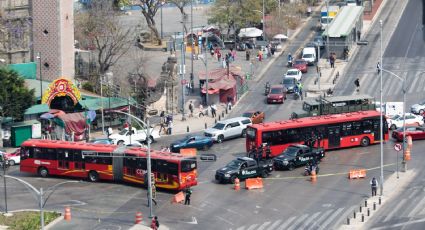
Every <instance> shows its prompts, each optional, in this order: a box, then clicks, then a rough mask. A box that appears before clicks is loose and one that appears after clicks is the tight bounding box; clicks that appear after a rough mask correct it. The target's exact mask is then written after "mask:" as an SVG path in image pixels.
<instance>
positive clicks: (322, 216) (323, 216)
mask: <svg viewBox="0 0 425 230" xmlns="http://www.w3.org/2000/svg"><path fill="white" fill-rule="evenodd" d="M332 211H333V209H330V210H327V211H326V212H325V213H323V214H322V215H320V217H319V219H317V220H314V222H313V223H312V224H311V227H309V228H308V229H317V228H319V227H320V223H321V222H322V221H323V220H324V219H326V218H327V217H328V215H329V214H331V213H332Z"/></svg>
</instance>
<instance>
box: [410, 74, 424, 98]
mask: <svg viewBox="0 0 425 230" xmlns="http://www.w3.org/2000/svg"><path fill="white" fill-rule="evenodd" d="M418 75H419V76H418ZM420 75H421V73H418V72H417V73H416V76H415V77H414V78H413V83H412V84H409V85H408V86H407V93H413V91H415V89H416V88H417V87H416V86H419V85H420V84H418V85H417V82H418V80H419V79H420ZM424 80H425V79H421V81H422V82H423V81H424ZM406 83H407V82H406ZM419 90H421V89H419ZM421 91H422V90H421Z"/></svg>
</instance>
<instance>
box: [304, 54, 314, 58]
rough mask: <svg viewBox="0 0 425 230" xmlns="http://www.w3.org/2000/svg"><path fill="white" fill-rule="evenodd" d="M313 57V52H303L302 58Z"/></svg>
mask: <svg viewBox="0 0 425 230" xmlns="http://www.w3.org/2000/svg"><path fill="white" fill-rule="evenodd" d="M312 57H313V54H304V55H303V58H312Z"/></svg>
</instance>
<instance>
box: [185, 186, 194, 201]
mask: <svg viewBox="0 0 425 230" xmlns="http://www.w3.org/2000/svg"><path fill="white" fill-rule="evenodd" d="M185 193H186V196H185V197H184V205H190V196H191V195H192V189H190V187H188V188H187V189H186V191H185Z"/></svg>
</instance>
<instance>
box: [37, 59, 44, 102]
mask: <svg viewBox="0 0 425 230" xmlns="http://www.w3.org/2000/svg"><path fill="white" fill-rule="evenodd" d="M37 59H38V64H39V69H40V104H41V101H42V100H43V74H42V71H41V70H42V68H41V53H40V52H38V53H37Z"/></svg>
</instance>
